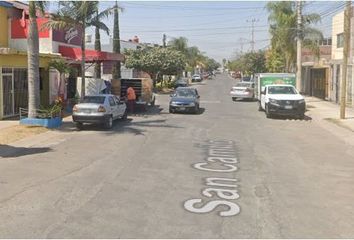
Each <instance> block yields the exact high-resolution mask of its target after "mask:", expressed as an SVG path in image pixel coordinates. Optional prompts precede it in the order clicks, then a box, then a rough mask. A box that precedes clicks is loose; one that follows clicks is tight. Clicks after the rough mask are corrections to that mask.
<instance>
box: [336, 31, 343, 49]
mask: <svg viewBox="0 0 354 240" xmlns="http://www.w3.org/2000/svg"><path fill="white" fill-rule="evenodd" d="M343 46H344V34H343V33H340V34H337V48H342V47H343Z"/></svg>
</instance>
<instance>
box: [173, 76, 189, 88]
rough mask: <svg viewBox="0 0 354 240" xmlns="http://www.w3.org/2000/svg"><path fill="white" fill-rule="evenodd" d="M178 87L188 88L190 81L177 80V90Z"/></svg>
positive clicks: (185, 79) (184, 79)
mask: <svg viewBox="0 0 354 240" xmlns="http://www.w3.org/2000/svg"><path fill="white" fill-rule="evenodd" d="M178 87H188V79H187V78H180V79H177V80H176V82H175V88H178Z"/></svg>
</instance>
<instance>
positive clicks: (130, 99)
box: [127, 87, 136, 114]
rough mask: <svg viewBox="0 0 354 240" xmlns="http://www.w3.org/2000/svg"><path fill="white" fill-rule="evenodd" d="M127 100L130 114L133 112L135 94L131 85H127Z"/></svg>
mask: <svg viewBox="0 0 354 240" xmlns="http://www.w3.org/2000/svg"><path fill="white" fill-rule="evenodd" d="M127 100H128V110H129V112H130V113H131V114H133V113H134V106H135V100H136V95H135V90H134V88H132V87H128V89H127Z"/></svg>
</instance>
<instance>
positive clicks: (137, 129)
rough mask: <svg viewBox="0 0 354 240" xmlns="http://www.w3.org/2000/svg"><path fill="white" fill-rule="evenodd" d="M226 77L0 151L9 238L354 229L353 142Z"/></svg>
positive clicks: (272, 234) (284, 234)
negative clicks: (274, 111)
mask: <svg viewBox="0 0 354 240" xmlns="http://www.w3.org/2000/svg"><path fill="white" fill-rule="evenodd" d="M232 81H233V80H231V79H229V78H228V77H227V76H226V75H218V76H217V78H216V79H214V80H207V81H206V82H204V83H201V84H198V85H195V87H197V88H198V90H199V93H200V94H201V107H202V111H201V113H200V114H198V115H193V114H169V113H168V107H167V106H168V99H169V96H168V95H161V96H158V101H157V104H158V106H157V107H156V108H154V109H150V111H149V113H148V114H146V115H138V116H134V117H131V118H130V119H129V120H128V121H126V122H123V121H118V122H116V124H115V126H114V128H113V129H112V130H110V131H104V130H100V129H99V128H97V127H87V128H85V130H83V131H74V130H73V129H72V126H71V125H68V126H66V127H65V128H64V129H63V131H62V132H60V133H58V134H56V135H54V137H51V138H49V139H46V140H45V141H43V142H41V143H38V146H36V148H33V149H21V151H19V153H18V154H16V155H14V156H7V157H3V158H0V173H1V174H0V192H1V194H0V222H1V224H0V238H352V237H353V236H354V228H353V223H354V204H353V202H354V201H353V200H354V191H353V190H354V174H353V172H354V147H353V146H351V145H348V144H346V142H345V141H344V140H343V139H341V138H339V137H338V136H337V135H335V134H332V133H331V132H330V131H327V130H326V129H325V128H324V127H323V126H321V125H320V124H318V123H316V122H315V121H311V120H310V118H306V120H287V119H267V118H266V117H265V114H264V113H263V112H258V111H257V105H256V103H255V102H250V101H238V102H232V101H231V97H230V96H228V92H229V89H230V87H231V86H232Z"/></svg>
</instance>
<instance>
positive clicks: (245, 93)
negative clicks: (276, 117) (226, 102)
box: [230, 82, 254, 101]
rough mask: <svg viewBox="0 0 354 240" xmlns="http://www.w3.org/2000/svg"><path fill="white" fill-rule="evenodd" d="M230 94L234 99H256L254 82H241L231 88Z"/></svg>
mask: <svg viewBox="0 0 354 240" xmlns="http://www.w3.org/2000/svg"><path fill="white" fill-rule="evenodd" d="M230 95H231V98H232V100H233V101H236V99H237V98H239V99H254V83H253V82H239V83H236V85H235V86H233V87H232V88H231V91H230Z"/></svg>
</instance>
